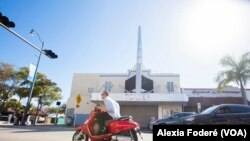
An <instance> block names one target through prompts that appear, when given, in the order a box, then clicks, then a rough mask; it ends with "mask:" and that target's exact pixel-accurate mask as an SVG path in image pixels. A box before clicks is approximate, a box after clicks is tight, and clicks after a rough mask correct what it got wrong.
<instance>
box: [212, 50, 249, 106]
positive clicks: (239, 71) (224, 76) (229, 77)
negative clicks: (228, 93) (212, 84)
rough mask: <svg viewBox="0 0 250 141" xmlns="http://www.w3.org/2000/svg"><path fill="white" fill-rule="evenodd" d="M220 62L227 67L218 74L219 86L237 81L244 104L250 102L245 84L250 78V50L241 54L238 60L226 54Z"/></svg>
mask: <svg viewBox="0 0 250 141" xmlns="http://www.w3.org/2000/svg"><path fill="white" fill-rule="evenodd" d="M220 64H221V65H222V66H223V67H226V68H227V69H226V70H224V71H221V72H219V74H218V75H217V78H216V81H217V82H218V88H223V87H225V86H228V84H229V83H231V82H233V83H236V84H237V85H239V86H240V90H241V94H242V98H243V104H248V102H247V98H246V91H245V86H246V84H247V81H248V80H249V79H250V52H248V53H245V54H243V55H241V56H240V58H239V59H238V60H236V59H235V58H234V57H232V56H225V57H223V58H222V59H221V60H220Z"/></svg>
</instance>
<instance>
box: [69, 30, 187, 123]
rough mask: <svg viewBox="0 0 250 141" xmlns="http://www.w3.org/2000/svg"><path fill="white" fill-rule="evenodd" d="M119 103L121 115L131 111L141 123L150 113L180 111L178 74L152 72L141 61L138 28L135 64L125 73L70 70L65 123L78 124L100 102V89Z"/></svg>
mask: <svg viewBox="0 0 250 141" xmlns="http://www.w3.org/2000/svg"><path fill="white" fill-rule="evenodd" d="M104 90H106V91H108V92H109V94H110V97H112V98H113V99H115V100H116V101H117V102H118V103H119V104H120V109H121V115H132V116H133V119H134V120H135V121H137V122H138V123H139V124H140V125H141V126H142V127H146V126H147V124H148V122H149V120H150V117H152V116H155V117H156V118H162V117H165V116H169V115H170V114H171V113H175V112H181V111H182V110H183V109H182V107H183V104H185V103H187V102H188V97H187V95H185V94H181V92H180V76H179V75H178V74H172V73H152V72H151V70H150V69H146V68H145V67H144V66H143V64H142V48H141V30H140V27H139V30H138V47H137V61H136V65H135V66H134V67H133V68H132V69H129V70H128V72H127V73H78V74H74V76H73V82H72V88H71V94H70V97H69V99H68V103H67V112H66V118H67V117H68V123H70V124H73V125H74V126H75V125H79V124H82V123H83V121H84V120H85V119H86V118H87V117H88V115H89V114H90V112H91V110H93V108H94V106H95V104H97V103H102V99H101V95H100V93H102V91H104Z"/></svg>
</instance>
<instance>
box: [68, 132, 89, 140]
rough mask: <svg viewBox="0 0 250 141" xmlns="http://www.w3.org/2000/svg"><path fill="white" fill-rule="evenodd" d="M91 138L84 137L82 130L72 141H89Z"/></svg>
mask: <svg viewBox="0 0 250 141" xmlns="http://www.w3.org/2000/svg"><path fill="white" fill-rule="evenodd" d="M88 140H89V137H88V136H86V135H84V134H83V133H82V131H81V130H79V131H76V132H75V133H74V135H73V137H72V141H88Z"/></svg>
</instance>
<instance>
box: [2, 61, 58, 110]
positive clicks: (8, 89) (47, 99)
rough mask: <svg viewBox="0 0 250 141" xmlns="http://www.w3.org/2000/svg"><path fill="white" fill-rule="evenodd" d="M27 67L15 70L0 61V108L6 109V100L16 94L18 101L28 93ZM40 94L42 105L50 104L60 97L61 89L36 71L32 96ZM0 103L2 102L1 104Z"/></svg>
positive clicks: (35, 96)
mask: <svg viewBox="0 0 250 141" xmlns="http://www.w3.org/2000/svg"><path fill="white" fill-rule="evenodd" d="M28 74H29V69H28V68H27V67H22V68H20V69H19V70H18V71H15V69H14V68H13V66H12V65H10V64H7V63H2V62H0V109H2V110H4V109H6V104H7V101H8V100H9V99H10V98H11V97H12V96H13V95H17V96H18V97H19V101H18V102H20V101H21V100H22V99H23V98H27V97H28V96H29V93H30V86H31V82H30V81H28V80H27V76H28ZM40 94H42V101H43V105H48V106H50V105H51V104H52V103H53V102H55V101H58V100H59V99H61V98H62V97H61V89H60V88H59V87H58V86H57V84H56V83H55V82H53V81H51V80H50V79H48V78H47V76H46V75H45V74H42V73H39V72H38V73H37V77H36V81H35V85H34V89H33V93H32V97H31V100H32V98H38V97H39V95H40ZM1 103H2V104H1Z"/></svg>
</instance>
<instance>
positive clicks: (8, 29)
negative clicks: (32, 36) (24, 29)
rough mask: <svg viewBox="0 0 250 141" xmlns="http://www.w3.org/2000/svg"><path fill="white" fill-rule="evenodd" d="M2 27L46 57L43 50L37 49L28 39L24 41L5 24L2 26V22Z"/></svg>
mask: <svg viewBox="0 0 250 141" xmlns="http://www.w3.org/2000/svg"><path fill="white" fill-rule="evenodd" d="M0 25H1V26H2V27H3V28H5V29H6V30H7V31H9V32H10V33H12V34H13V35H15V36H16V37H17V38H19V39H21V40H22V41H24V42H25V43H27V44H28V45H30V46H31V47H33V48H34V49H36V50H37V51H39V52H41V53H43V54H44V55H46V54H45V53H44V51H42V50H41V49H39V48H37V47H36V46H35V45H33V44H32V43H30V42H29V41H27V40H26V39H24V38H23V37H22V36H20V35H19V34H17V33H16V32H15V31H13V30H11V29H10V28H8V27H7V26H5V25H4V24H2V23H1V22H0Z"/></svg>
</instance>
